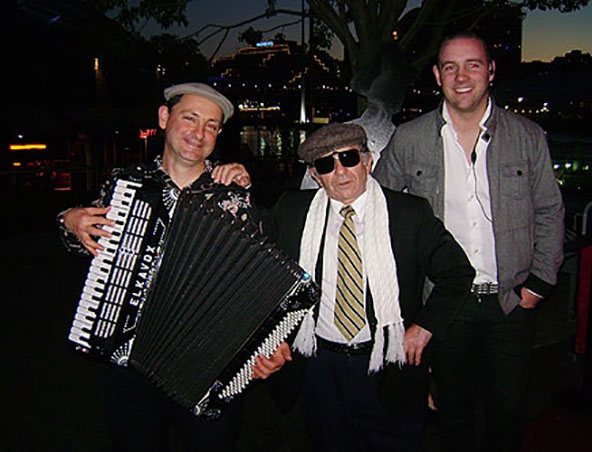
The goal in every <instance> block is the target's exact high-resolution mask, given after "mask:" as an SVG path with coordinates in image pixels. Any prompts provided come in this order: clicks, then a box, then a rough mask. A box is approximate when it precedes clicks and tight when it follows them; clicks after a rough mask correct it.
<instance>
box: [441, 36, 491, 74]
mask: <svg viewBox="0 0 592 452" xmlns="http://www.w3.org/2000/svg"><path fill="white" fill-rule="evenodd" d="M455 39H476V40H477V41H479V42H480V43H481V45H482V46H483V50H485V57H486V58H487V63H491V61H492V60H491V53H490V52H489V46H488V45H487V43H486V42H485V40H484V39H483V38H482V37H481V36H479V35H478V34H477V33H474V32H472V31H456V32H454V33H451V34H449V35H447V36H446V37H445V38H444V39H443V40H442V42H441V43H440V47H438V54H437V55H436V65H437V66H440V54H441V53H442V49H443V48H444V46H445V45H446V44H448V43H449V42H450V41H454V40H455Z"/></svg>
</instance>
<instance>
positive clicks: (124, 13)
mask: <svg viewBox="0 0 592 452" xmlns="http://www.w3.org/2000/svg"><path fill="white" fill-rule="evenodd" d="M86 3H88V4H89V5H90V6H93V7H94V8H96V9H97V10H98V11H100V12H101V13H103V14H105V15H106V16H109V17H113V18H114V19H115V20H116V21H117V22H118V23H119V24H120V25H121V26H122V27H124V28H125V29H126V30H128V31H130V32H132V33H138V32H139V31H140V30H141V29H142V28H143V27H144V25H145V24H146V22H147V21H149V20H154V21H155V22H156V23H157V24H159V25H160V26H162V27H163V28H165V29H166V28H169V27H171V26H173V25H185V26H186V25H188V22H187V16H186V15H185V7H186V6H187V0H167V1H165V2H163V1H161V0H139V1H128V0H86Z"/></svg>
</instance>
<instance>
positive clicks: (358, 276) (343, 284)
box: [334, 206, 366, 342]
mask: <svg viewBox="0 0 592 452" xmlns="http://www.w3.org/2000/svg"><path fill="white" fill-rule="evenodd" d="M339 213H340V214H341V215H342V216H343V217H344V218H345V219H344V221H343V224H342V225H341V229H340V231H339V241H338V249H337V293H336V296H335V318H334V323H335V326H336V327H337V329H339V331H341V333H342V334H343V336H344V337H345V338H346V339H347V340H348V342H349V341H351V340H352V338H353V337H354V336H355V335H356V334H358V332H359V331H360V330H361V329H362V327H363V326H364V324H365V323H366V316H365V313H364V287H363V284H364V278H363V275H362V257H361V254H360V249H359V248H358V241H357V240H356V231H355V228H354V221H353V219H352V217H353V216H354V215H355V213H356V212H355V211H354V209H353V207H352V206H343V207H342V208H341V211H340V212H339Z"/></svg>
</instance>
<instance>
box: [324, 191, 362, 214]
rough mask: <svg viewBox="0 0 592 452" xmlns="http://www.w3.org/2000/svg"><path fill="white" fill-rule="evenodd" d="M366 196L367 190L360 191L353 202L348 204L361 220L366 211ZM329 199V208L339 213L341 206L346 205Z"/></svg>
mask: <svg viewBox="0 0 592 452" xmlns="http://www.w3.org/2000/svg"><path fill="white" fill-rule="evenodd" d="M366 198H368V191H365V192H364V193H362V194H361V195H360V196H358V197H357V199H356V200H355V201H354V202H352V203H351V204H350V205H351V206H352V207H353V208H354V210H355V211H356V215H357V216H358V218H359V219H360V220H361V221H364V214H365V212H366ZM330 201H331V209H333V210H334V211H335V212H336V213H337V214H339V211H340V210H341V208H342V207H343V206H345V205H346V204H343V203H342V202H340V201H337V200H335V199H331V200H330Z"/></svg>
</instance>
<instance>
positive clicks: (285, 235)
mask: <svg viewBox="0 0 592 452" xmlns="http://www.w3.org/2000/svg"><path fill="white" fill-rule="evenodd" d="M383 192H384V194H385V196H386V201H387V208H388V215H389V230H390V236H391V247H392V249H393V254H394V256H395V261H396V264H397V276H398V280H399V303H400V307H401V315H402V317H403V319H404V322H405V326H406V327H409V325H411V324H412V323H415V324H417V325H419V326H421V327H423V328H425V329H426V330H428V331H430V332H431V333H432V334H433V337H432V340H441V339H442V338H443V337H444V335H445V334H446V330H447V328H448V326H449V325H450V322H451V321H452V318H453V317H454V315H455V314H456V312H457V311H458V309H459V308H460V306H461V304H462V303H463V302H464V300H465V298H466V295H467V294H468V293H469V290H470V286H471V283H472V281H473V277H474V270H473V268H472V267H471V265H470V263H469V261H468V259H467V257H466V255H465V253H464V252H463V250H462V249H461V247H460V246H459V245H458V243H457V242H456V241H455V240H454V238H453V237H452V235H451V234H450V233H449V232H448V231H447V230H446V229H445V228H444V225H443V224H442V222H441V221H440V220H438V219H437V218H436V217H435V216H434V214H433V212H432V209H431V207H430V205H429V203H428V202H427V200H425V199H423V198H419V197H416V196H412V195H408V194H403V193H395V192H393V191H390V190H388V189H384V188H383ZM315 193H316V190H305V191H290V192H286V193H284V194H283V195H282V196H281V197H280V199H279V200H278V202H277V204H276V206H275V207H274V210H273V214H272V216H271V218H270V221H269V222H268V224H267V225H266V226H265V229H266V231H265V232H266V233H267V234H268V235H269V237H270V238H271V240H273V241H275V242H276V243H277V244H278V246H279V247H280V248H282V249H283V250H284V251H286V252H287V253H288V254H289V255H290V256H291V257H293V258H294V259H296V260H298V258H299V254H300V239H301V236H302V232H303V230H304V224H305V221H306V215H307V213H308V208H309V206H310V203H311V202H312V199H313V197H314V195H315ZM364 258H365V259H371V258H372V256H365V257H364ZM320 275H321V274H320V273H318V272H317V279H318V278H320ZM426 277H427V278H429V280H430V281H431V282H432V283H433V284H434V287H433V289H432V290H431V292H430V293H429V295H428V297H427V299H426V300H425V303H423V302H422V299H423V291H424V283H425V280H426ZM375 325H376V322H375V320H374V319H373V315H372V314H371V313H370V326H371V328H372V329H374V328H375ZM295 355H296V356H295V357H294V358H295V360H294V362H293V363H289V364H287V365H286V366H285V368H284V369H282V371H281V372H278V373H277V374H276V375H275V376H274V377H273V378H272V379H271V381H270V388H271V390H272V392H273V393H274V398H275V399H276V401H278V403H279V406H280V407H281V408H284V409H285V408H288V407H289V405H290V404H291V403H292V402H293V401H294V398H295V395H296V393H297V382H298V381H299V372H300V370H299V369H298V368H299V367H300V366H301V364H300V363H299V361H302V360H301V359H299V357H298V354H295ZM425 361H426V360H425V359H424V360H422V365H421V366H419V367H416V366H409V365H404V366H403V367H402V368H399V367H398V366H394V365H389V366H386V367H385V368H384V370H382V371H381V372H380V375H379V376H378V378H381V380H382V384H381V387H382V388H384V390H383V391H382V394H381V395H382V400H383V402H384V405H385V407H386V408H387V409H389V411H391V413H393V414H394V415H397V414H403V412H404V411H406V410H408V409H412V408H414V407H418V406H421V404H423V405H425V403H426V394H427V366H426V363H425Z"/></svg>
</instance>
